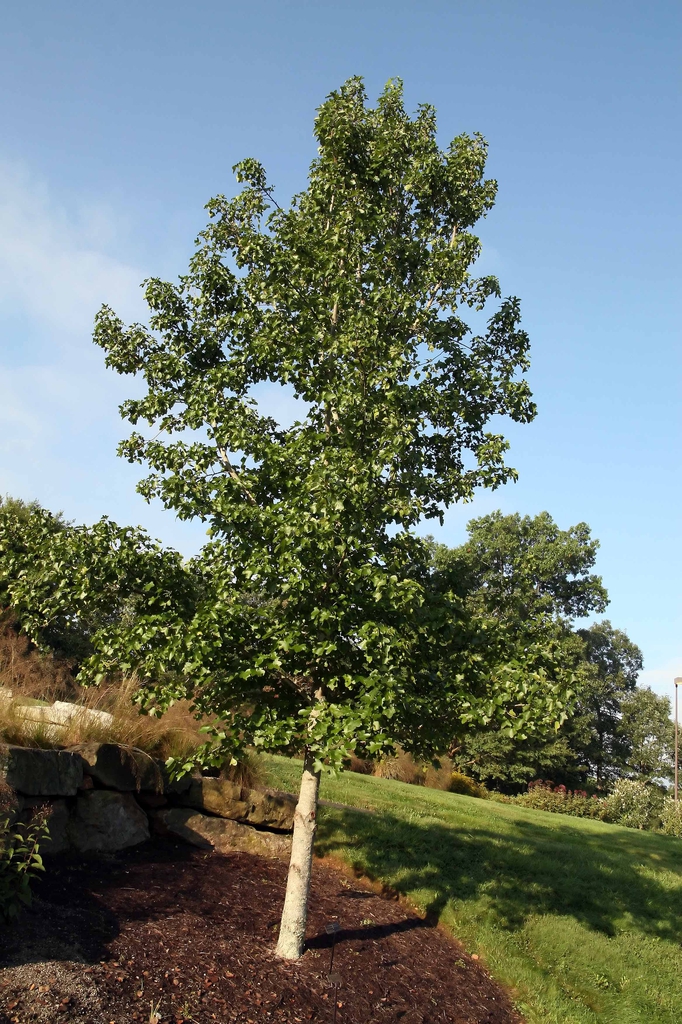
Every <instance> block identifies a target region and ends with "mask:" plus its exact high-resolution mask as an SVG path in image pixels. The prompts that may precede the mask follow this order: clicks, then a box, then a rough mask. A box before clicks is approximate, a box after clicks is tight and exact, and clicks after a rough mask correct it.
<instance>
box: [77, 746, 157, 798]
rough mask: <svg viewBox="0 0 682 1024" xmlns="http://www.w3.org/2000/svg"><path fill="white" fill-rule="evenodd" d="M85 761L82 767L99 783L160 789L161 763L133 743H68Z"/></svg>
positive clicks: (122, 789) (129, 790)
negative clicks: (133, 745)
mask: <svg viewBox="0 0 682 1024" xmlns="http://www.w3.org/2000/svg"><path fill="white" fill-rule="evenodd" d="M71 749H72V750H73V751H76V752H78V753H79V754H80V756H81V757H82V758H83V760H84V761H85V771H86V772H87V774H88V775H91V776H92V777H93V779H96V780H97V782H99V783H100V784H101V785H102V786H108V787H109V788H110V789H117V790H118V791H119V792H120V793H135V792H140V791H142V790H146V791H148V792H152V793H161V792H163V790H164V784H165V773H164V771H163V766H162V765H160V764H159V762H158V761H155V760H154V758H153V757H150V756H149V754H145V753H144V751H143V750H138V749H137V748H136V747H124V746H122V745H121V744H120V743H82V744H81V745H80V746H77V747H72V748H71Z"/></svg>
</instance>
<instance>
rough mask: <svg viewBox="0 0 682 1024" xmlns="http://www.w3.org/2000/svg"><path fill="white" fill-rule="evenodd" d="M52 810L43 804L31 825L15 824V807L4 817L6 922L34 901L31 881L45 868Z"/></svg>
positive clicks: (1, 899) (2, 907)
mask: <svg viewBox="0 0 682 1024" xmlns="http://www.w3.org/2000/svg"><path fill="white" fill-rule="evenodd" d="M47 816H48V810H47V808H46V807H39V808H38V809H37V810H36V811H35V812H34V814H33V817H32V818H31V820H30V821H29V822H28V824H21V823H19V824H13V822H12V818H13V814H12V810H11V809H10V808H8V807H7V806H5V807H4V808H3V811H2V815H1V816H0V915H2V917H3V918H4V920H5V921H6V922H8V921H11V920H12V919H13V918H14V917H16V915H17V914H18V912H19V910H20V909H21V907H22V906H28V905H29V904H30V903H31V883H32V881H33V879H34V877H35V875H36V874H37V873H38V872H40V871H44V870H45V869H44V867H43V859H42V857H41V856H40V844H41V843H42V842H43V841H44V840H45V839H47V838H48V837H49V834H50V833H49V828H48V825H47Z"/></svg>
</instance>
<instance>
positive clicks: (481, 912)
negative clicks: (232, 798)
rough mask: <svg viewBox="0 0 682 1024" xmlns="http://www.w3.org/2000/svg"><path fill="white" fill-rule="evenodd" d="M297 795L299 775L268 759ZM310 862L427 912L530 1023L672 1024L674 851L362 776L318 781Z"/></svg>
mask: <svg viewBox="0 0 682 1024" xmlns="http://www.w3.org/2000/svg"><path fill="white" fill-rule="evenodd" d="M267 764H268V768H269V771H270V776H271V781H272V782H273V784H276V785H278V786H280V787H281V788H283V789H289V790H290V791H296V789H297V786H298V777H299V775H300V770H301V763H300V762H297V761H289V760H287V759H286V758H281V757H269V758H268V759H267ZM322 798H323V799H326V800H328V801H332V802H337V803H342V804H347V805H351V806H352V807H357V808H359V809H364V810H374V811H376V812H377V813H375V814H366V813H358V812H355V811H353V810H349V809H347V808H341V807H330V806H326V807H323V808H322V809H321V813H320V827H319V832H318V839H317V845H316V850H317V853H318V854H320V855H323V856H324V855H333V856H336V857H341V858H343V859H344V860H345V861H346V862H348V863H349V864H351V865H352V866H353V867H355V868H357V869H359V870H360V871H362V872H363V873H365V874H366V875H368V876H370V877H371V878H374V879H379V880H381V881H383V882H384V883H386V884H387V885H390V886H391V887H393V888H394V889H396V890H397V891H398V892H400V893H401V894H403V895H404V896H406V897H407V898H408V899H409V900H410V901H411V902H412V903H413V904H414V905H415V906H416V907H418V908H419V909H420V910H422V911H425V912H428V913H429V914H431V915H433V916H434V917H436V918H438V920H439V921H440V922H441V923H442V924H443V925H445V926H446V927H447V928H448V929H450V930H451V931H452V932H453V933H454V934H455V935H456V936H457V937H458V938H459V939H461V940H462V941H463V942H464V944H465V946H466V947H467V949H468V950H469V952H471V953H477V954H478V955H479V956H480V957H481V958H482V959H483V960H484V961H485V962H486V963H487V965H488V967H489V968H490V970H491V971H492V973H493V975H494V976H495V977H496V978H497V979H498V980H499V981H501V982H503V983H504V984H506V985H507V986H509V988H510V989H511V990H512V992H513V994H514V997H515V999H516V1001H517V1005H518V1006H519V1008H520V1009H521V1010H522V1012H523V1013H524V1014H525V1015H526V1017H527V1019H528V1021H529V1024H539V1022H542V1024H593V1022H600V1024H602V1022H613V1024H635V1022H637V1024H640V1022H641V1024H645V1022H646V1024H675V1022H679V1020H680V1005H682V983H681V982H680V978H682V949H681V948H680V943H681V942H682V841H680V840H675V839H671V838H668V837H667V836H661V835H656V834H653V833H648V832H637V831H634V830H632V829H626V828H620V827H618V826H615V825H606V824H603V823H601V822H596V821H587V820H583V819H578V818H568V817H566V816H564V815H555V814H549V813H545V812H541V811H533V810H526V809H522V808H518V807H513V806H509V805H503V804H497V803H493V802H491V801H484V800H475V799H472V798H470V797H464V796H457V795H455V794H451V793H443V792H440V791H437V790H428V789H423V788H418V787H414V786H407V785H405V784H402V783H398V782H392V781H387V780H383V779H376V778H372V777H368V776H361V775H355V774H352V773H350V772H344V773H342V774H341V775H340V776H339V777H338V778H336V779H334V778H330V777H325V778H324V779H323V782H322Z"/></svg>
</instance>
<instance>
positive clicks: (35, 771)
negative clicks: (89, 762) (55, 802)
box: [0, 746, 83, 796]
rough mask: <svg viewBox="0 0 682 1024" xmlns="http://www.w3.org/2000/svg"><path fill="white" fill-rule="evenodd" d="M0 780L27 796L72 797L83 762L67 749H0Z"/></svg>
mask: <svg viewBox="0 0 682 1024" xmlns="http://www.w3.org/2000/svg"><path fill="white" fill-rule="evenodd" d="M0 779H2V780H4V781H5V782H6V783H7V785H8V786H11V787H12V789H15V790H17V792H19V793H25V794H26V795H27V796H75V795H76V791H77V789H78V787H79V786H80V784H81V783H82V781H83V760H82V758H81V757H80V756H79V755H78V754H77V753H74V752H72V751H69V750H39V749H38V748H36V747H14V746H0Z"/></svg>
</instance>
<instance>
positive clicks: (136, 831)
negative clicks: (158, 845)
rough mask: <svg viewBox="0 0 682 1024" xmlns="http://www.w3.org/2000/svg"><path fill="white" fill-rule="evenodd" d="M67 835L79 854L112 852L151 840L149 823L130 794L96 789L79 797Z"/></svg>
mask: <svg viewBox="0 0 682 1024" xmlns="http://www.w3.org/2000/svg"><path fill="white" fill-rule="evenodd" d="M67 834H68V839H69V844H70V845H71V846H72V847H73V848H74V849H76V850H78V851H79V852H80V853H87V852H88V851H89V850H99V851H102V852H109V853H113V852H114V851H116V850H123V849H125V848H126V847H128V846H136V845H137V844H138V843H143V842H144V841H145V839H149V822H148V820H147V815H146V814H145V813H144V811H143V810H142V808H141V807H140V806H139V804H138V803H137V801H136V800H135V798H134V797H133V796H131V795H130V794H129V793H112V792H110V791H108V790H105V789H94V790H92V791H91V792H89V793H84V794H83V795H82V796H79V797H78V799H77V801H76V809H75V811H74V813H73V815H72V816H71V819H70V821H69V823H68V826H67Z"/></svg>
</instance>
